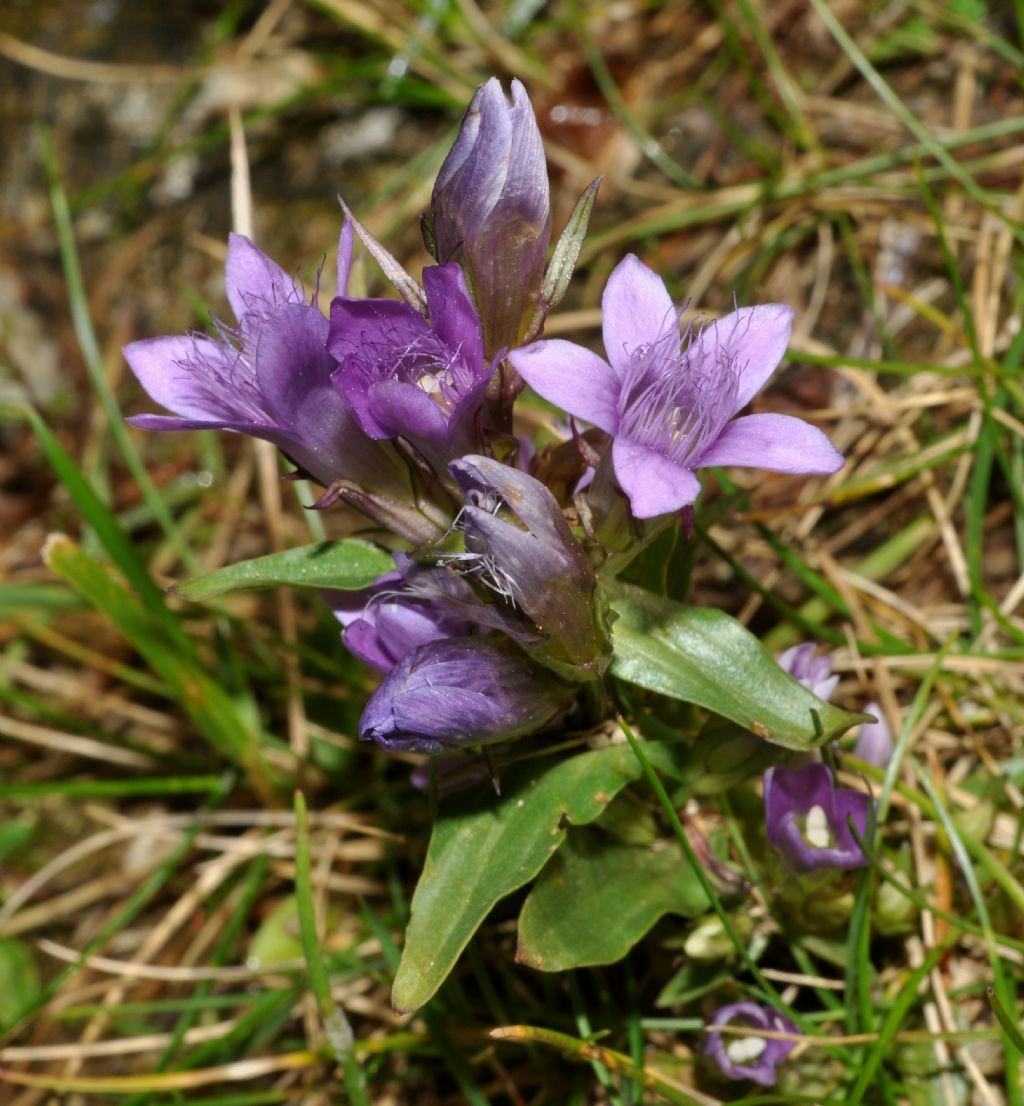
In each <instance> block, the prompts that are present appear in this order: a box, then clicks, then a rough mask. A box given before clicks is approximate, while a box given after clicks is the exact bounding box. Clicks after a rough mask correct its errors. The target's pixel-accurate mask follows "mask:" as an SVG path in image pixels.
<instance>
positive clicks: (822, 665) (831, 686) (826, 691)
mask: <svg viewBox="0 0 1024 1106" xmlns="http://www.w3.org/2000/svg"><path fill="white" fill-rule="evenodd" d="M814 650H815V646H814V645H813V644H811V643H810V642H808V643H807V644H805V645H791V646H790V647H789V648H788V649H786V650H784V651H783V652H781V653H780V654H779V655H778V656H777V657H776V658H775V659H776V660H777V661H778V662H779V667H780V668H781V669H782V670H783V671H784V672H788V673H789V674H790V676H792V677H793V679H794V680H796V682H797V683H799V684H803V686H804V687H805V688H807V690H808V691H809V692H811V694H812V695H817V696H818V698H819V699H824V700H825V702H826V703H827V702H828V701H829V699H831V698H832V692H833V691H835V689H836V685H837V684H838V683H839V677H838V676H833V675H832V658H831V657H829V656H822V657H818V656H815V653H814Z"/></svg>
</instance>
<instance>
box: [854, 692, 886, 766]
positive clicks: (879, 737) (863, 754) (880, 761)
mask: <svg viewBox="0 0 1024 1106" xmlns="http://www.w3.org/2000/svg"><path fill="white" fill-rule="evenodd" d="M864 713H865V714H873V715H874V716H875V721H874V722H864V723H863V724H862V725H861V727H860V729H859V730H858V731H857V742H856V744H855V745H854V746H853V755H854V756H855V757H856V758H857V759H858V760H862V761H864V763H865V764H873V765H874V766H875V767H876V768H885V767H887V766H888V764H889V761H890V760H892V751H893V741H892V730H891V729H890V728H889V723H888V722H887V721H886V720H885V715H884V714H883V713H882V708H881V707H880V706H879V705H878V704H877V703H868V705H867V706H866V707H865V708H864Z"/></svg>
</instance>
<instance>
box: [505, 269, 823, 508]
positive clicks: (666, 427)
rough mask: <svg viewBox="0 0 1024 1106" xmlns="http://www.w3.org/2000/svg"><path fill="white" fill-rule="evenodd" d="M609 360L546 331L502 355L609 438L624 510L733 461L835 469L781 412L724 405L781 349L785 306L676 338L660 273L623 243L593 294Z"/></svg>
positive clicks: (659, 500)
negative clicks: (624, 252)
mask: <svg viewBox="0 0 1024 1106" xmlns="http://www.w3.org/2000/svg"><path fill="white" fill-rule="evenodd" d="M601 311H602V316H603V322H602V327H603V335H604V348H605V352H606V353H607V355H608V361H605V360H604V359H603V358H601V357H598V355H597V354H596V353H592V352H591V351H590V350H588V349H585V348H584V347H583V346H577V345H574V344H573V343H572V342H566V341H563V340H562V339H559V338H555V339H551V340H549V341H542V342H533V343H531V344H530V345H526V346H523V347H522V348H520V349H518V350H514V351H513V352H512V353H510V354H509V360H510V361H511V363H512V365H513V367H514V368H515V369H516V370H517V372H518V373H519V374H520V375H521V376H522V377H523V379H524V380H525V381H526V382H527V384H529V385H530V387H531V388H533V389H534V390H535V391H536V392H538V393H539V394H540V395H542V396H543V397H544V398H545V399H547V400H550V401H551V402H552V403H556V404H558V405H559V406H560V407H561V408H563V410H565V411H568V412H569V414H571V415H575V416H576V417H577V418H581V419H586V420H587V421H588V422H591V423H593V424H594V425H595V426H597V427H600V429H602V430H604V431H607V433H608V434H610V435H611V436H612V438H613V441H612V447H611V463H612V466H613V468H614V470H615V478H616V480H617V481H618V483H619V486H620V487H621V488H622V491H623V492H624V493H625V495H626V496H627V497H628V499H629V504H630V509H631V510H632V512H633V515H634V517H635V518H641V519H643V518H654V517H655V516H657V515H664V514H668V513H669V512H671V511H678V510H680V509H681V508H682V507H686V506H688V505H689V504H692V503H693V502H694V500H695V499H696V498H697V494H698V493H699V491H700V482H699V481H698V479H697V477H696V475H695V472H696V471H697V470H698V469H702V468H707V467H709V466H711V465H741V466H748V467H751V468H763V469H771V470H774V471H776V472H791V473H802V472H808V473H809V472H817V473H829V472H835V471H836V470H837V469H840V468H841V467H842V465H843V458H842V456H841V455H840V454H839V452H838V451H837V450H836V449H835V448H834V447H833V445H832V444H831V443H830V442H829V440H828V439H827V438H826V437H825V435H824V434H823V433H822V432H821V431H820V430H818V429H817V428H816V427H814V426H811V425H809V424H808V423H806V422H804V421H803V420H802V419H798V418H795V417H793V416H792V415H746V416H744V417H743V418H736V417H735V416H736V415H737V414H739V412H740V411H741V410H742V409H743V408H744V407H745V406H746V405H747V404H748V403H749V402H750V401H751V399H753V397H754V396H755V395H756V394H757V392H759V391H760V390H761V388H762V387H763V386H764V385H765V383H766V382H767V380H768V378H769V376H771V374H772V373H773V372H774V371H775V367H776V366H777V365H778V363H779V361H781V360H782V357H783V354H784V353H785V352H786V346H787V344H788V342H789V332H790V327H791V324H792V318H793V312H792V310H791V309H790V308H788V307H785V306H783V305H781V304H770V305H766V306H763V307H747V308H742V309H741V310H739V311H734V312H733V313H732V314H731V315H727V316H725V318H723V319H719V320H718V321H717V322H714V323H711V324H709V325H708V326H706V327H704V328H703V329H702V330H700V331H699V332H693V331H687V333H686V335H684V337H683V338H682V339H680V335H679V312H678V311H677V309H676V307H675V305H674V304H673V302H672V299H671V297H670V296H669V294H668V291H667V289H666V288H665V284H664V282H663V281H662V280H661V278H660V277H659V276H658V275H657V274H656V273H654V272H653V271H652V270H651V269H649V268H648V267H647V266H646V265H644V264H643V263H642V262H641V261H640V260H639V259H638V258H637V257H635V256H634V255H633V254H629V255H628V256H627V257H626V258H625V259H624V260H623V261H621V262H620V263H619V264H618V265H617V266H616V267H615V270H614V271H613V272H612V275H611V276H610V277H609V278H608V284H607V286H606V287H605V290H604V295H603V297H602V300H601Z"/></svg>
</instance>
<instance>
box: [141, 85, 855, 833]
mask: <svg viewBox="0 0 1024 1106" xmlns="http://www.w3.org/2000/svg"><path fill="white" fill-rule="evenodd" d="M595 192H596V183H595V184H594V185H592V186H591V188H590V189H588V190H587V193H585V194H584V198H582V199H581V201H580V205H578V208H577V214H574V216H573V218H572V220H570V223H569V226H568V227H567V229H566V231H565V232H564V233H563V234H562V236H561V238H560V239H559V241H558V243H557V244H556V247H555V251H554V255H553V260H552V262H551V264H550V267H547V265H548V263H547V257H548V250H549V245H550V241H551V232H552V221H551V210H550V200H549V194H548V177H547V165H546V162H545V157H544V150H543V144H542V141H541V135H540V131H539V129H538V126H537V122H536V119H535V118H534V113H533V109H532V107H531V105H530V101H529V98H528V97H527V94H526V91H525V89H524V88H523V86H522V85H521V84H519V82H518V81H513V82H512V87H511V95H510V96H509V95H507V94H506V93H505V92H504V91H503V90H502V88H501V85H500V84H499V82H498V81H497V80H494V79H492V80H490V81H488V82H487V83H486V84H485V85H483V86H482V87H481V88H480V89H479V90H478V91H477V93H476V95H475V96H474V98H473V101H472V103H471V104H470V106H469V109H468V111H467V113H466V116H465V118H464V120H463V123H462V127H461V130H460V132H459V135H458V137H457V139H456V141H455V143H454V145H453V147H452V149H451V151H450V153H449V154H448V157H447V158H446V160H445V162H444V164H443V165H442V167H441V170H440V172H439V174H438V177H437V181H436V184H435V187H434V191H433V196H432V199H431V204H430V211H429V213H427V214H426V215H425V216H424V219H423V230H424V239H425V241H426V244H427V247H428V249H429V250H430V252H431V254H432V256H433V260H434V264H430V265H428V266H427V267H426V268H424V270H423V272H422V276H421V278H420V280H416V279H414V278H413V277H412V276H410V275H409V274H408V273H407V272H405V270H404V269H403V268H402V267H401V266H400V265H399V263H398V262H397V261H396V260H395V258H394V257H393V256H392V255H391V254H390V253H389V252H388V251H387V249H386V248H385V247H384V246H383V245H382V244H381V243H380V242H377V241H376V240H375V239H374V238H373V237H372V236H371V235H370V234H369V232H368V231H367V230H366V229H365V228H364V227H363V226H361V224H359V223H358V221H356V220H355V219H354V218H353V217H352V216H351V215H350V214H349V213H348V209H347V208H346V217H345V221H344V226H343V229H342V232H341V238H340V243H339V250H338V262H337V265H338V291H337V296H336V297H335V298H334V299H333V300H332V301H331V303H330V304H329V310H328V311H327V312H326V313H325V311H323V310H322V309H321V305H320V304H319V302H318V294H317V293H318V290H319V288H318V286H317V288H316V289H314V290H313V292H312V294H309V293H307V291H306V290H305V289H304V288H303V286H302V285H301V284H300V283H299V282H298V281H297V280H295V279H294V278H293V277H291V276H290V275H289V274H288V273H286V272H285V271H284V270H283V269H282V268H281V267H280V266H278V265H277V264H276V263H275V262H274V261H272V260H271V259H270V258H269V257H268V256H267V255H266V254H265V253H263V252H262V251H261V250H260V249H259V248H258V247H257V246H256V245H254V244H253V243H252V242H251V241H249V240H248V239H247V238H244V237H242V236H239V235H233V236H232V237H231V239H230V241H229V244H228V256H227V269H226V290H227V299H228V302H229V303H230V305H231V309H232V311H233V312H234V315H235V323H234V325H229V324H227V323H221V322H217V323H216V324H215V326H214V328H213V331H212V333H211V334H190V335H176V336H170V337H161V338H152V339H148V340H144V341H138V342H133V343H132V344H131V345H129V346H128V347H126V349H125V356H126V358H127V361H128V363H129V365H130V366H131V368H132V370H133V371H134V373H135V375H136V376H137V377H138V379H139V381H140V382H141V384H142V386H143V387H144V388H145V390H146V391H147V392H148V393H149V395H150V396H151V397H152V398H153V399H154V400H156V401H157V402H158V403H160V404H161V405H163V406H164V407H165V408H167V409H168V410H169V411H171V412H172V414H170V415H158V414H148V415H141V416H138V417H136V418H134V419H133V420H132V421H133V423H134V424H135V425H137V426H142V427H146V428H149V429H154V430H186V429H197V428H210V427H216V428H221V429H224V430H230V431H235V432H238V433H242V434H248V435H250V436H253V437H257V438H263V439H265V440H268V441H270V442H273V443H274V444H275V445H276V446H278V447H279V448H280V450H281V451H282V452H283V453H284V454H285V456H286V457H287V458H288V460H289V461H291V462H292V464H293V465H294V466H295V467H296V469H297V470H298V472H299V473H300V474H301V475H303V476H304V477H306V478H310V479H312V480H313V481H315V482H317V483H318V484H319V485H321V486H322V487H323V493H322V494H321V496H320V498H319V500H318V503H317V506H318V507H319V508H320V509H326V508H328V507H330V506H331V505H332V504H336V503H339V502H341V503H345V504H348V505H349V506H350V507H351V508H354V509H355V510H356V511H358V512H361V513H362V515H363V516H365V517H366V518H367V519H369V520H370V522H371V523H372V524H373V525H375V526H376V527H378V528H380V530H383V531H386V532H388V533H390V534H391V535H392V537H391V538H389V539H388V542H387V544H389V547H390V548H393V549H394V548H397V549H400V550H401V552H399V553H397V554H396V556H395V569H394V572H392V573H389V574H387V575H386V576H384V577H382V578H381V579H379V580H378V581H377V582H376V584H375V585H374V586H373V587H372V588H371V589H369V591H368V592H365V593H347V594H341V593H333V594H332V595H331V597H330V598H331V601H332V603H333V606H334V609H335V611H336V614H337V616H338V619H339V620H340V622H341V623H342V625H343V628H344V629H343V641H344V644H345V645H346V646H347V647H348V649H349V650H351V652H352V653H354V654H355V655H356V656H357V657H359V658H361V659H362V660H364V661H365V662H366V663H367V664H369V665H371V666H372V667H373V668H375V669H377V670H378V671H379V672H381V673H382V674H383V681H382V683H381V684H380V687H379V689H378V690H377V692H376V693H375V694H374V695H373V697H372V698H371V700H370V701H369V704H368V705H367V707H366V710H365V712H364V714H363V717H362V722H361V727H360V729H361V736H362V737H363V738H364V739H366V740H372V741H375V742H377V743H378V744H379V745H380V746H382V747H383V748H385V749H388V750H392V751H395V750H397V751H412V752H420V753H428V754H440V753H451V752H455V751H458V750H460V749H464V748H472V747H475V746H479V745H485V744H488V743H492V742H497V741H503V740H509V739H513V738H516V737H520V736H523V735H525V734H531V733H535V732H539V731H542V730H543V729H545V728H546V727H549V726H551V725H552V724H553V723H555V722H556V721H557V720H560V719H563V718H566V717H568V716H570V714H571V713H572V712H577V716H578V717H579V720H580V721H595V720H597V719H594V718H592V717H588V716H586V714H585V713H584V712H585V710H590V711H591V713H593V712H594V711H595V710H596V709H599V708H598V707H595V704H601V703H602V702H603V699H602V691H601V686H602V685H601V681H602V676H603V674H604V672H605V670H606V668H607V665H608V663H609V659H610V655H611V648H610V626H609V620H608V615H607V609H606V600H605V598H604V596H603V592H602V583H603V582H604V581H605V580H607V579H608V578H609V577H610V576H611V575H613V574H614V571H616V570H617V569H616V568H615V567H614V566H616V565H618V564H619V563H625V561H626V560H627V559H628V558H620V559H619V560H618V561H617V560H616V559H615V557H614V556H613V554H616V553H621V552H622V551H623V548H624V547H625V545H629V547H630V553H631V554H635V552H636V551H638V550H639V549H640V548H642V547H643V544H644V543H645V542H646V541H649V540H651V539H652V538H653V537H654V536H656V535H657V533H658V532H659V529H660V528H661V527H663V526H664V525H666V524H668V522H670V521H672V520H673V519H674V518H676V517H678V516H679V513H680V512H681V511H683V510H684V509H689V508H691V507H692V505H693V504H694V501H695V500H696V498H697V496H698V494H699V492H700V487H701V485H700V482H699V479H698V475H697V474H698V473H699V472H700V471H701V470H702V469H706V468H708V467H711V466H717V465H741V466H742V465H745V466H756V467H759V468H764V469H770V470H775V471H779V472H785V473H831V472H834V471H836V470H837V469H838V468H839V467H840V466H841V464H842V458H841V457H840V455H839V453H838V452H837V451H836V450H835V449H834V448H833V446H832V445H831V444H830V443H829V441H828V440H827V438H826V437H825V436H824V434H822V432H821V431H820V430H818V429H816V428H815V427H813V426H810V425H808V424H807V423H805V422H803V421H801V420H800V419H797V418H794V417H792V416H788V415H771V414H747V415H744V414H742V413H741V412H742V411H743V409H744V408H745V407H746V406H747V404H748V403H749V402H750V401H751V399H752V398H753V397H754V396H755V395H756V393H757V392H758V391H759V390H760V389H761V388H762V387H763V386H764V384H765V383H766V381H767V380H768V378H769V376H770V375H771V374H772V372H773V371H774V370H775V368H776V367H777V366H778V364H779V362H780V360H781V358H782V357H783V355H784V353H785V351H786V347H787V344H788V341H789V334H790V326H791V320H792V311H791V310H790V308H789V307H786V306H783V305H777V304H776V305H767V306H759V307H750V308H742V309H739V310H736V311H734V312H732V313H731V314H728V315H726V316H725V317H724V318H722V319H719V320H718V321H705V322H696V323H693V322H691V323H688V324H686V325H681V318H682V312H681V310H680V308H679V307H678V306H677V305H676V304H675V303H674V302H673V300H672V298H671V297H670V295H669V293H668V291H667V290H666V287H665V285H664V283H663V282H662V280H661V278H660V277H659V276H657V275H656V274H655V273H654V272H653V271H652V270H651V269H650V268H648V267H647V266H646V265H645V264H644V263H643V262H642V261H640V260H639V259H638V258H637V257H635V256H633V255H629V256H627V257H626V258H625V259H624V260H622V261H621V262H620V263H619V264H618V266H617V267H616V268H615V269H614V271H613V272H612V274H611V276H610V278H609V280H608V284H607V286H606V288H605V290H604V295H603V300H602V311H603V337H604V350H605V355H606V358H607V359H605V358H603V357H600V356H599V355H598V354H596V353H594V352H592V351H591V350H589V349H587V348H585V347H583V346H579V345H575V344H573V343H571V342H567V341H563V340H560V339H556V340H543V339H541V338H540V337H539V336H540V334H541V333H542V330H543V325H544V320H545V317H546V316H547V314H548V312H550V311H551V309H552V308H553V307H554V306H556V305H557V303H558V300H559V299H560V297H561V295H562V294H563V293H564V290H565V285H566V284H567V282H568V275H569V274H571V271H572V268H573V265H574V263H575V260H576V258H577V257H578V255H579V251H580V247H581V245H582V241H583V235H584V234H585V230H586V218H585V214H586V212H588V211H589V203H590V202H592V199H593V195H594V193H595ZM585 200H586V201H587V202H586V203H585V202H584V201H585ZM584 209H585V211H584ZM580 211H584V214H583V215H579V212H580ZM357 237H358V239H359V240H360V241H361V243H362V245H363V246H364V247H365V248H366V249H367V251H368V252H369V253H370V255H371V256H372V257H373V258H374V259H375V260H376V261H377V262H378V263H379V264H380V266H381V268H382V270H383V272H384V274H385V275H386V276H387V277H388V279H389V280H390V281H391V283H392V284H393V285H394V287H395V288H396V290H397V292H398V293H399V296H400V298H399V299H389V298H364V297H360V296H353V295H350V294H349V288H348V283H349V282H348V274H349V270H350V267H351V263H352V253H353V246H354V242H355V239H356V238H357ZM526 385H529V386H530V387H531V388H532V389H533V390H534V391H535V392H536V393H537V394H538V395H540V396H542V397H543V398H544V399H546V400H549V401H551V402H552V403H554V404H556V405H557V406H559V407H560V408H562V410H563V411H564V412H565V414H566V416H571V419H570V418H567V419H566V420H565V421H566V425H568V426H569V427H570V431H571V432H570V431H567V432H566V434H565V436H564V440H562V441H551V440H550V436H549V437H547V438H540V439H539V440H537V439H535V438H533V437H531V436H530V435H528V434H526V433H524V431H523V426H522V425H521V423H520V422H519V421H518V420H517V417H516V410H515V404H516V398H517V395H518V394H519V393H520V392H521V391H522V389H523V388H524V387H525V386H526ZM573 420H578V421H579V422H581V423H585V424H589V425H587V426H583V427H581V426H579V425H577V422H576V421H573ZM624 534H625V535H626V538H625V539H623V535H624ZM609 566H612V567H609ZM599 578H600V582H599ZM583 704H587V706H586V707H584V705H583ZM774 794H776V795H778V796H781V795H783V794H786V791H785V788H784V787H782V786H781V784H777V785H776V787H775V789H774ZM773 801H774V800H773ZM823 804H824V800H822V802H821V803H818V804H817V805H815V806H814V807H813V808H809V810H808V811H804V822H803V823H802V824H803V826H804V829H805V830H806V827H807V825H812V829H813V826H814V825H817V823H816V822H814V819H815V818H816V817H817V815H816V814H815V813H814V812H815V811H816V810H818V809H822V810H825V811H826V814H828V812H829V811H832V807H830V806H828V805H827V804H824V805H823ZM843 809H844V810H845V808H843ZM837 810H838V808H837ZM841 815H842V810H838V812H837V813H836V815H835V816H836V817H841ZM781 824H782V822H781V821H780V825H781ZM786 824H787V825H789V824H790V823H786ZM829 825H830V826H831V823H829ZM833 830H834V832H835V834H836V836H837V839H838V838H839V837H841V836H842V835H841V832H840V831H841V827H839V826H838V824H837V826H835V827H833ZM780 832H781V831H780ZM785 832H786V833H791V832H798V833H799V832H801V831H800V830H799V828H798V829H797V830H791V829H787V830H786V831H785ZM808 832H810V831H808ZM805 837H806V834H805ZM843 840H844V841H845V838H844V839H843Z"/></svg>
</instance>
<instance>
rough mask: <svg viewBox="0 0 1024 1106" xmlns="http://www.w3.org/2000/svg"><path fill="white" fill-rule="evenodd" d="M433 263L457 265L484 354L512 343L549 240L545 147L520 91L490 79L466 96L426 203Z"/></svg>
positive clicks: (528, 310)
mask: <svg viewBox="0 0 1024 1106" xmlns="http://www.w3.org/2000/svg"><path fill="white" fill-rule="evenodd" d="M430 210H431V218H432V237H433V241H434V248H435V249H436V256H437V260H438V261H440V262H442V263H444V262H447V261H457V262H459V264H460V265H462V267H463V269H464V271H465V273H466V276H467V278H468V281H469V285H470V290H471V291H472V293H473V298H474V299H475V300H476V304H477V307H478V309H479V311H480V318H481V320H482V322H483V328H484V345H485V348H486V351H487V356H488V357H493V356H495V355H496V354H497V353H498V352H500V351H501V350H502V349H512V348H513V347H514V346H516V345H518V344H519V341H520V340H521V339H522V336H523V334H524V332H525V329H526V327H527V325H528V324H529V322H530V319H531V317H532V315H533V310H534V307H535V306H536V303H537V298H538V295H539V293H540V286H541V281H542V279H543V276H544V261H545V256H546V254H547V248H548V242H549V241H550V238H551V203H550V197H549V191H548V171H547V162H546V160H545V158H544V144H543V142H542V141H541V137H540V130H539V129H538V127H537V120H536V118H535V117H534V114H533V107H532V106H531V104H530V98H529V97H528V96H527V94H526V89H525V88H523V86H522V85H521V84H520V83H519V81H515V80H514V81H513V82H512V96H511V99H509V97H507V96H506V95H505V93H504V92H503V91H502V88H501V84H500V82H499V81H498V80H497V78H496V77H492V78H491V79H490V80H489V81H488V82H487V83H486V84H483V85H481V86H480V87H479V88H478V89H477V91H476V95H475V96H474V97H473V99H472V101H471V103H470V105H469V109H468V110H467V112H466V115H465V118H464V119H463V120H462V127H461V129H460V131H459V135H458V137H457V138H456V140H455V144H454V145H453V146H452V149H451V151H450V152H449V154H448V157H447V158H446V159H445V161H444V164H443V165H442V166H441V170H440V172H439V173H438V175H437V182H436V183H435V185H434V193H433V196H432V197H431V201H430Z"/></svg>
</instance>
